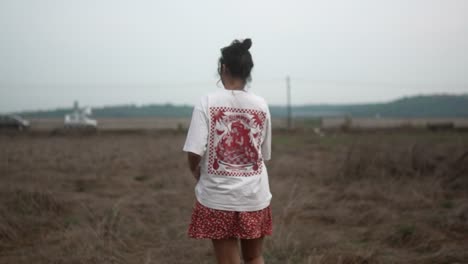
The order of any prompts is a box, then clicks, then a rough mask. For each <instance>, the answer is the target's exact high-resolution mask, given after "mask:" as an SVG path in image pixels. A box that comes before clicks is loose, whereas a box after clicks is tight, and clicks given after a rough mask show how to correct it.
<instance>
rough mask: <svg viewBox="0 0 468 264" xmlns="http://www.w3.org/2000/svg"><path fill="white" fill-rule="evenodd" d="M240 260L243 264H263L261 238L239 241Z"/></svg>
mask: <svg viewBox="0 0 468 264" xmlns="http://www.w3.org/2000/svg"><path fill="white" fill-rule="evenodd" d="M241 247H242V258H243V259H244V263H245V264H264V263H265V262H264V261H263V255H262V247H263V237H260V238H255V239H241Z"/></svg>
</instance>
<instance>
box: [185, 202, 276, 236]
mask: <svg viewBox="0 0 468 264" xmlns="http://www.w3.org/2000/svg"><path fill="white" fill-rule="evenodd" d="M271 233H272V220H271V208H270V206H268V207H267V208H265V209H262V210H259V211H253V212H236V211H223V210H216V209H211V208H208V207H206V206H203V205H202V204H201V203H199V202H198V201H197V202H196V203H195V205H194V208H193V212H192V221H191V222H190V225H189V230H188V235H189V237H191V238H209V239H226V238H240V239H254V238H259V237H262V236H266V235H271Z"/></svg>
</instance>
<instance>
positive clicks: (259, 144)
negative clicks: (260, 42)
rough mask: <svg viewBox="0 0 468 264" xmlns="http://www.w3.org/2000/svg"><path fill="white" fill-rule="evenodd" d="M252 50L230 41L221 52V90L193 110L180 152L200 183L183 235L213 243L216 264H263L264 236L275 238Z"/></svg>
mask: <svg viewBox="0 0 468 264" xmlns="http://www.w3.org/2000/svg"><path fill="white" fill-rule="evenodd" d="M251 45H252V41H251V40H250V39H245V40H243V41H239V40H234V41H233V42H232V43H231V45H229V46H226V47H224V48H222V49H221V57H220V58H219V63H218V73H219V75H220V79H221V82H222V84H223V86H224V89H222V90H219V91H216V92H213V93H210V94H208V95H205V96H203V97H201V99H200V100H199V101H198V103H197V104H196V105H195V107H194V110H193V114H192V120H191V123H190V127H189V130H188V134H187V138H186V141H185V145H184V148H183V150H184V151H186V152H187V153H188V162H189V167H190V170H191V172H192V174H193V176H194V177H195V179H196V180H197V185H196V187H195V195H196V198H197V201H196V203H195V205H194V208H193V212H192V219H191V223H190V226H189V230H188V234H189V236H190V237H192V238H205V239H211V240H212V242H213V247H214V251H215V255H216V259H217V261H218V263H220V264H224V263H240V262H241V258H242V259H243V260H244V263H248V264H257V263H264V260H263V256H262V245H263V238H264V236H266V235H271V233H272V217H271V209H270V200H271V197H272V196H271V193H270V188H269V183H268V173H267V168H266V166H265V163H264V161H265V160H269V159H270V153H271V117H270V112H269V109H268V105H267V103H266V102H265V100H264V99H263V98H261V97H260V96H257V95H255V94H253V93H252V92H250V91H249V90H247V89H246V84H247V82H249V81H250V80H251V76H250V72H251V70H252V68H253V66H254V64H253V60H252V56H251V54H250V52H249V49H250V47H251ZM239 241H240V243H239ZM239 244H240V248H239ZM240 256H241V257H240Z"/></svg>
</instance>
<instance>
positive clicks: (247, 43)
mask: <svg viewBox="0 0 468 264" xmlns="http://www.w3.org/2000/svg"><path fill="white" fill-rule="evenodd" d="M241 47H242V49H244V50H249V49H250V47H252V40H251V39H249V38H247V39H244V41H242V43H241Z"/></svg>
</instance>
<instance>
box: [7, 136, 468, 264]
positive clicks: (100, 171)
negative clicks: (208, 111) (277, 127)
mask: <svg viewBox="0 0 468 264" xmlns="http://www.w3.org/2000/svg"><path fill="white" fill-rule="evenodd" d="M273 138H274V139H273V153H272V160H271V161H270V162H269V163H268V164H267V168H268V172H269V175H270V185H271V191H272V194H273V200H272V209H273V217H274V218H273V224H274V231H273V235H272V236H271V237H268V238H267V239H266V243H265V259H266V263H368V264H371V263H468V250H467V249H468V191H467V190H468V133H457V132H438V133H430V132H424V131H414V132H408V131H406V132H404V131H403V132H396V131H393V132H378V133H331V134H326V135H325V136H323V137H321V136H317V135H314V134H311V133H306V132H296V133H286V132H279V131H274V133H273ZM184 139H185V134H184V133H183V132H171V131H159V132H157V131H141V132H135V131H133V132H125V133H124V132H121V133H118V132H105V133H104V132H98V133H87V134H57V133H55V134H51V133H46V132H44V133H25V134H1V135H0V263H15V264H22V263H28V264H29V263H35V264H42V263H44V264H45V263H100V264H102V263H214V256H213V253H212V248H211V244H210V241H206V240H193V239H189V238H188V237H187V226H188V223H189V220H190V213H191V209H192V206H193V204H194V200H195V197H194V193H193V188H194V186H195V180H194V179H192V178H191V175H190V173H189V172H188V169H187V168H186V156H185V155H184V153H183V152H182V151H181V148H182V145H183V142H184Z"/></svg>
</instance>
